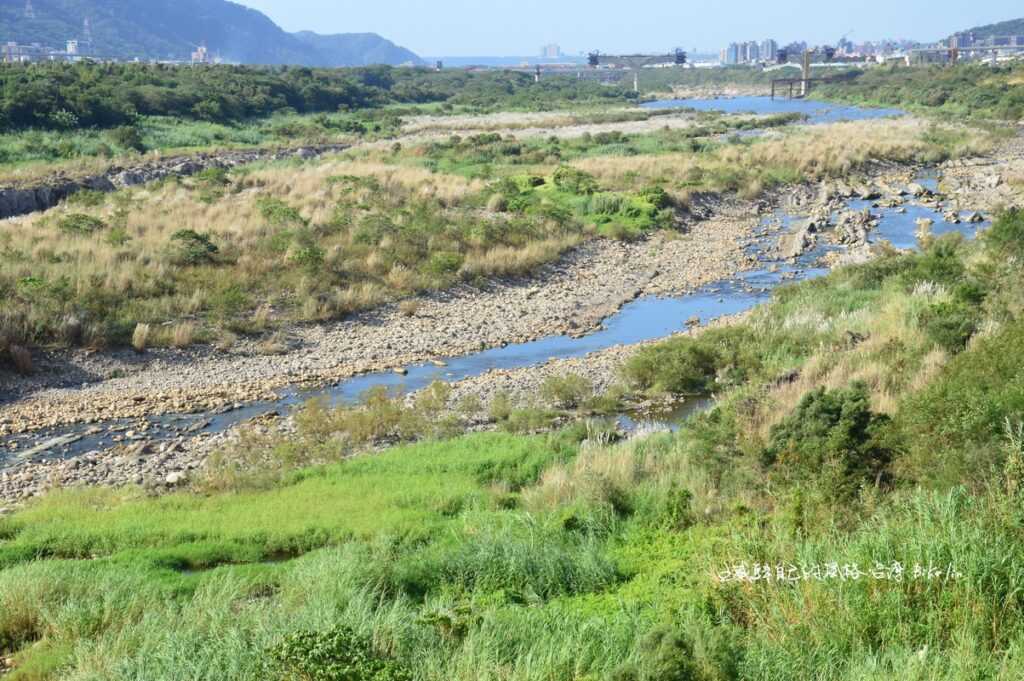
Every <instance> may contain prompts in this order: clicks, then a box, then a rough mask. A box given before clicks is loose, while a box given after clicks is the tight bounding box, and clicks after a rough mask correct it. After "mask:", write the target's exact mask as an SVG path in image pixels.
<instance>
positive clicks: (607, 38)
mask: <svg viewBox="0 0 1024 681" xmlns="http://www.w3.org/2000/svg"><path fill="white" fill-rule="evenodd" d="M237 1H239V2H241V4H243V5H246V6H249V7H252V8H254V9H258V10H260V11H262V12H264V13H266V14H267V15H268V16H269V17H270V18H271V19H273V20H274V21H275V22H277V23H278V24H279V25H280V26H282V27H283V28H285V29H286V30H289V31H299V30H312V31H316V32H317V33H363V32H372V33H379V34H380V35H382V36H384V37H385V38H388V39H389V40H393V41H394V42H396V43H398V44H399V45H402V46H403V47H407V48H409V49H411V50H413V51H414V52H416V53H418V54H420V55H423V56H452V57H458V56H505V55H533V54H535V53H537V52H538V50H539V49H540V46H541V45H543V44H546V43H557V44H558V45H560V46H561V48H562V50H563V52H564V53H565V54H577V53H579V52H583V51H588V50H594V49H597V50H601V51H603V52H608V53H616V52H618V53H623V52H634V51H638V52H649V51H656V50H669V49H671V48H673V47H684V48H686V49H694V48H697V50H698V51H700V52H714V51H717V50H718V49H720V48H722V47H724V46H725V45H726V44H728V43H729V42H733V41H739V40H763V39H765V38H775V39H776V40H778V41H779V42H781V43H786V42H790V41H792V40H807V41H808V42H810V43H815V44H825V43H828V44H834V43H835V42H837V41H838V40H839V38H840V37H842V36H843V35H844V34H849V38H850V40H853V41H854V42H860V41H865V40H879V39H882V38H905V39H910V40H920V41H931V40H937V39H939V38H942V37H945V36H948V35H950V34H951V33H953V32H955V31H958V30H962V29H967V28H971V27H973V26H980V25H984V24H990V23H995V22H998V21H1005V20H1008V19H1015V18H1018V17H1020V16H1022V15H1024V9H1021V7H1020V5H1019V0H1018V1H1016V2H1011V1H1010V0H989V1H988V2H986V3H984V7H979V6H977V5H971V4H964V3H959V2H953V1H951V0H942V1H941V2H929V1H928V0H905V1H904V2H902V3H892V2H882V0H864V1H863V2H861V3H858V4H856V5H854V4H849V5H837V4H833V3H820V4H815V5H812V6H810V7H808V6H807V4H808V3H806V2H801V1H799V0H776V1H775V2H772V3H767V2H753V1H752V0H734V2H733V3H732V4H730V5H727V6H723V7H721V8H715V9H707V8H706V7H694V6H689V7H687V6H683V5H681V4H679V3H671V2H667V1H666V0H636V1H635V2H633V3H630V5H629V11H622V10H621V9H619V7H620V6H621V5H620V3H613V2H610V1H609V0H591V1H590V2H587V3H584V2H580V1H579V0H565V1H563V2H562V3H559V4H557V5H555V4H554V3H550V2H541V1H540V0H514V1H511V0H492V2H490V3H488V5H487V8H486V9H481V8H480V7H479V3H474V2H470V1H469V0H437V2H434V3H424V2H422V0H419V1H417V0H390V1H388V2H378V3H344V5H341V6H339V3H336V2H331V1H330V0H237ZM937 5H938V7H937ZM584 12H586V14H584Z"/></svg>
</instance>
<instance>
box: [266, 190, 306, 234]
mask: <svg viewBox="0 0 1024 681" xmlns="http://www.w3.org/2000/svg"><path fill="white" fill-rule="evenodd" d="M256 207H257V208H258V209H259V211H260V215H262V216H263V219H264V220H266V221H267V222H268V223H269V224H271V225H273V226H274V227H287V226H289V225H305V224H306V220H305V218H303V217H302V215H301V214H300V213H299V211H298V210H296V209H295V208H292V207H291V206H289V205H288V204H287V203H285V202H284V201H282V200H281V199H276V198H274V197H272V196H261V197H260V198H259V199H258V200H257V201H256Z"/></svg>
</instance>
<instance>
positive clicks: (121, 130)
mask: <svg viewBox="0 0 1024 681" xmlns="http://www.w3.org/2000/svg"><path fill="white" fill-rule="evenodd" d="M107 136H108V137H109V138H110V141H111V142H113V143H114V144H116V145H117V146H119V147H123V148H125V149H131V150H133V151H138V152H143V151H145V150H146V144H145V143H144V142H143V141H142V133H141V132H139V129H138V127H136V126H134V125H122V126H120V127H117V128H114V129H113V130H110V131H109V132H107Z"/></svg>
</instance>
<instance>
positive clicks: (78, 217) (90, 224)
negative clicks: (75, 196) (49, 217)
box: [57, 213, 107, 234]
mask: <svg viewBox="0 0 1024 681" xmlns="http://www.w3.org/2000/svg"><path fill="white" fill-rule="evenodd" d="M106 226H107V225H106V223H105V222H103V220H100V219H99V218H96V217H93V216H91V215H85V214H84V213H72V214H70V215H65V216H64V217H62V218H61V219H60V220H59V221H58V222H57V228H58V229H60V230H61V231H62V232H67V233H68V234H93V233H94V232H98V231H100V230H101V229H104V228H106Z"/></svg>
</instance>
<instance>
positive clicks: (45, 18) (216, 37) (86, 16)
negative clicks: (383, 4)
mask: <svg viewBox="0 0 1024 681" xmlns="http://www.w3.org/2000/svg"><path fill="white" fill-rule="evenodd" d="M31 8H32V11H31V12H27V11H26V3H25V2H24V1H23V0H0V43H6V42H8V41H15V42H18V43H22V44H31V43H41V44H43V45H46V46H49V47H54V48H63V47H64V45H65V43H66V42H67V41H68V40H78V41H79V42H80V43H82V46H83V49H84V50H87V51H88V53H90V54H93V55H96V56H100V57H115V58H121V59H128V58H133V57H139V58H141V59H188V58H189V55H190V54H191V52H192V51H193V50H194V49H195V47H196V46H197V45H200V44H205V45H206V46H207V47H208V49H209V51H210V54H211V55H213V56H219V57H221V58H222V59H224V60H225V61H229V62H239V63H243V64H299V65H306V66H363V65H366V64H378V63H379V64H401V63H405V62H408V61H417V62H418V61H419V60H418V58H417V57H416V55H415V54H413V53H412V52H409V51H408V50H405V49H403V48H401V47H398V46H397V45H394V44H393V43H391V42H389V41H387V40H385V39H384V38H381V37H380V36H378V35H375V34H372V33H371V34H352V35H344V34H343V35H336V36H318V35H316V34H313V33H302V34H291V33H288V32H286V31H284V30H283V29H282V28H280V27H279V26H278V25H277V24H275V23H274V22H273V21H271V20H270V19H269V18H268V17H267V16H266V15H264V14H262V13H261V12H258V11H256V10H254V9H249V8H248V7H243V6H242V5H239V4H236V3H233V2H228V1H227V0H32V2H31ZM87 21H88V32H87V29H86V22H87ZM90 38H91V40H90Z"/></svg>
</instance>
